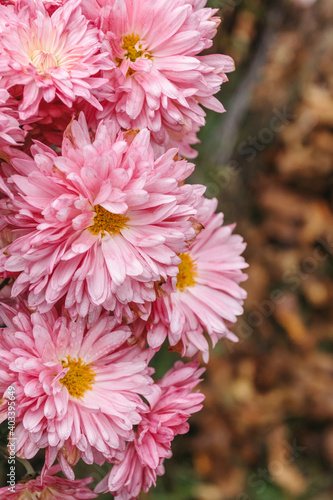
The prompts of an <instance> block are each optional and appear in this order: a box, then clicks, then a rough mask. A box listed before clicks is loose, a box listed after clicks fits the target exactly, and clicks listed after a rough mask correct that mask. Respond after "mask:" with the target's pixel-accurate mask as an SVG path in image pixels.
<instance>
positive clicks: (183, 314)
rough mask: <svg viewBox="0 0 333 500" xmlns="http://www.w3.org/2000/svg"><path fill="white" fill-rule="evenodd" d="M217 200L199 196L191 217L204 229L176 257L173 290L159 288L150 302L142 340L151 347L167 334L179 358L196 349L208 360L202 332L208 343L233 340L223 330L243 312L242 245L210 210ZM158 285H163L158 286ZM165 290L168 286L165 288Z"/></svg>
mask: <svg viewBox="0 0 333 500" xmlns="http://www.w3.org/2000/svg"><path fill="white" fill-rule="evenodd" d="M216 207H217V200H208V199H203V200H202V204H201V207H198V214H197V219H198V222H200V223H201V224H202V225H203V227H204V229H203V230H202V231H201V232H200V233H199V234H198V236H197V238H196V240H195V241H194V243H192V245H191V246H190V248H189V251H188V252H184V253H182V254H181V255H180V257H181V263H180V265H179V271H178V275H177V278H173V280H174V281H175V282H176V283H175V288H176V291H175V292H171V293H167V292H165V293H164V294H163V292H162V293H161V294H160V297H161V298H159V299H158V300H156V302H155V303H154V304H153V316H152V317H153V324H152V325H149V324H148V329H149V331H148V336H147V340H148V343H149V345H151V346H152V347H154V348H157V347H159V346H160V345H161V344H162V343H163V341H164V340H165V338H166V337H167V336H168V339H169V343H170V345H171V346H172V347H174V348H175V350H178V351H179V352H181V353H182V355H183V356H185V355H186V356H190V357H191V356H193V355H194V354H195V353H196V352H198V351H202V353H203V359H204V360H205V362H207V361H208V351H209V345H208V342H207V340H206V338H205V335H204V332H207V333H208V335H209V337H210V339H211V341H212V344H213V347H214V346H215V344H216V342H217V341H218V340H219V339H220V338H222V337H226V338H228V339H229V340H234V341H236V340H237V337H236V336H235V335H234V334H233V333H231V332H230V331H229V327H230V326H231V325H232V324H234V323H235V321H236V319H237V318H236V316H238V315H240V314H241V313H242V312H243V307H242V304H243V300H244V299H245V297H246V292H245V290H243V289H242V288H241V287H240V286H239V283H240V282H242V281H244V280H245V279H246V275H245V274H244V273H243V272H242V269H244V268H245V267H247V264H246V263H245V261H244V258H243V257H242V256H241V253H242V252H243V250H244V249H245V246H246V245H245V243H244V242H243V239H242V237H241V236H238V235H235V234H232V231H233V229H234V225H232V226H222V222H223V214H222V213H219V214H214V212H215V210H216ZM162 288H163V286H162ZM168 291H169V290H168Z"/></svg>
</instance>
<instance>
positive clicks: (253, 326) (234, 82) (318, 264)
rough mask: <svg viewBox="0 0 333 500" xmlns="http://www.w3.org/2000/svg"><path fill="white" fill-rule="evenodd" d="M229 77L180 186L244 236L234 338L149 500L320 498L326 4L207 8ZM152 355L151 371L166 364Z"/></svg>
mask: <svg viewBox="0 0 333 500" xmlns="http://www.w3.org/2000/svg"><path fill="white" fill-rule="evenodd" d="M210 5H211V6H214V7H218V8H219V9H220V15H221V16H222V18H223V21H222V25H221V26H220V28H219V32H218V35H217V37H216V43H215V47H214V49H213V52H216V51H217V52H220V53H225V54H229V55H231V56H232V57H233V58H234V60H235V63H236V71H235V72H234V73H233V74H231V75H230V82H229V83H226V84H224V85H223V88H222V92H221V100H222V102H223V104H224V106H225V108H226V109H227V113H224V114H223V115H222V116H221V115H217V114H215V113H212V114H209V115H208V118H207V126H206V127H205V128H204V129H203V130H202V133H201V135H200V138H201V141H202V142H201V145H200V147H198V151H199V156H198V158H197V160H196V164H197V169H196V172H195V175H193V176H192V182H201V183H204V184H206V185H207V186H208V189H207V195H208V196H209V197H213V196H215V197H217V198H218V199H219V201H220V205H219V208H220V210H222V211H223V212H224V213H225V219H226V222H227V223H231V222H234V221H236V222H237V229H236V231H237V232H239V233H240V234H242V236H243V237H244V239H245V240H246V241H247V250H246V259H247V262H248V263H249V265H250V266H249V270H248V274H249V279H248V281H247V282H246V284H245V287H246V289H247V291H248V299H247V301H246V305H245V314H244V316H243V317H242V318H241V319H240V320H239V322H238V324H237V325H236V327H235V329H234V331H235V333H236V334H237V335H238V337H239V338H240V341H239V343H238V344H231V343H229V342H228V343H227V342H223V343H220V344H219V345H218V346H217V349H215V351H214V353H212V355H211V358H210V362H209V364H208V367H207V372H206V377H205V381H204V383H203V384H202V390H203V391H204V393H205V394H206V401H205V403H204V408H203V410H202V411H201V412H200V413H198V414H197V415H195V416H194V417H192V419H191V432H190V434H189V435H187V436H179V437H178V438H176V440H175V442H174V448H173V449H174V457H173V459H171V460H169V461H167V462H166V463H165V465H166V475H165V476H164V477H162V478H159V483H158V485H157V488H156V489H155V490H152V491H151V493H150V494H149V495H147V496H143V497H142V498H145V499H149V500H167V499H168V500H169V499H172V500H296V499H297V500H332V499H333V307H332V304H333V192H332V186H333V1H332V0H321V1H320V0H319V1H317V2H311V1H309V0H308V1H306V0H303V1H301V0H299V1H296V0H294V1H292V0H272V1H268V0H267V1H266V0H212V1H211V2H210ZM169 356H170V354H167V355H165V358H163V355H161V359H160V361H159V365H160V366H162V365H163V363H167V362H170V359H169Z"/></svg>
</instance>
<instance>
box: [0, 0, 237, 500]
mask: <svg viewBox="0 0 333 500" xmlns="http://www.w3.org/2000/svg"><path fill="white" fill-rule="evenodd" d="M205 4H206V1H205V0H158V1H156V0H93V1H92V0H63V1H60V0H59V1H58V0H44V1H42V0H12V1H8V2H3V3H2V5H0V13H1V16H0V18H1V20H0V54H1V58H0V159H1V161H0V193H1V194H0V277H1V278H2V280H4V281H3V285H2V287H1V291H0V299H1V305H0V317H1V323H2V325H4V327H3V328H2V332H1V336H0V422H2V421H4V420H6V419H7V418H8V405H9V401H10V394H11V391H12V390H13V387H14V388H15V398H16V427H15V447H16V456H17V457H18V458H21V459H25V460H29V459H31V458H32V457H34V456H35V455H36V454H37V452H39V451H40V450H44V453H45V463H44V468H43V470H42V472H41V474H40V475H36V476H35V477H32V478H27V479H23V481H22V482H21V483H20V484H18V485H17V488H16V490H15V492H13V491H12V490H9V489H8V488H7V487H5V488H2V489H0V492H1V498H2V497H3V498H8V500H11V499H28V498H37V497H38V498H45V499H53V498H54V499H55V498H60V497H61V498H64V499H67V498H68V499H69V498H77V499H80V498H82V499H83V498H87V499H88V498H96V496H97V494H98V493H102V492H107V491H109V492H111V493H112V495H114V497H115V498H116V499H118V500H134V499H136V498H137V497H138V495H139V494H140V491H144V492H147V491H148V490H149V488H150V487H151V486H152V485H155V484H156V478H157V476H159V475H161V474H163V471H164V468H163V467H164V465H163V464H164V460H165V459H167V458H169V457H170V456H171V443H172V441H173V439H174V438H175V436H176V435H178V434H184V433H186V432H187V431H188V423H187V421H188V419H189V417H190V416H191V415H192V414H193V413H195V412H197V411H198V410H200V408H201V406H202V404H201V403H202V401H203V399H204V396H203V395H202V394H201V393H200V392H199V391H198V390H195V388H196V386H197V385H198V383H199V382H200V377H201V375H202V373H203V371H204V369H203V368H201V367H200V363H201V362H207V361H208V357H209V344H210V343H211V344H212V346H213V347H214V345H215V344H216V342H217V341H218V340H219V339H221V338H223V337H224V338H227V339H229V340H237V339H236V337H235V335H234V334H233V333H231V332H230V327H231V326H232V325H233V324H234V323H235V321H236V317H237V316H238V315H239V314H241V313H242V305H243V301H244V298H245V292H244V290H243V289H242V288H241V287H240V283H241V282H242V281H243V280H244V279H245V277H246V276H245V274H244V273H243V269H244V268H245V267H246V263H245V261H244V259H243V257H242V256H241V254H242V252H243V250H244V247H245V244H244V242H243V240H242V238H241V237H240V236H238V235H235V234H232V233H233V229H234V226H230V225H229V226H228V225H223V215H222V214H221V213H220V214H215V211H216V208H217V200H209V199H206V198H204V192H205V187H204V186H202V185H196V184H190V183H187V182H186V181H187V179H188V177H189V176H190V174H191V173H192V172H193V170H194V165H193V163H190V162H189V161H187V160H186V159H185V157H187V158H192V157H194V156H195V151H194V150H193V149H192V148H191V146H192V145H193V144H195V143H196V142H198V139H197V132H198V131H199V129H200V127H201V126H202V125H204V123H205V111H204V109H203V108H204V107H205V108H210V109H213V110H215V111H218V112H222V111H224V108H223V106H222V104H221V103H220V102H219V101H218V100H217V99H216V98H215V97H214V94H216V93H217V92H218V91H219V89H220V87H221V84H222V83H223V82H225V81H226V80H227V77H226V73H228V72H230V71H232V69H233V61H232V60H231V58H229V57H228V56H224V55H219V54H216V55H212V54H210V55H202V54H201V53H202V51H203V50H204V49H207V48H209V47H211V45H212V39H213V37H214V35H215V33H216V29H217V26H218V24H219V22H220V20H219V18H218V17H216V10H214V9H210V8H207V7H205ZM184 156H185V157H184ZM165 344H166V345H169V350H171V351H175V352H177V353H179V354H178V355H179V357H184V358H192V359H191V360H188V361H187V362H185V363H184V362H183V361H177V362H176V363H175V365H174V366H173V367H172V368H170V370H169V371H168V372H167V373H166V374H165V375H164V376H163V377H162V378H161V379H160V380H156V379H155V378H154V369H153V368H152V367H151V366H150V363H151V360H152V358H153V357H154V355H155V353H156V352H157V351H158V350H159V349H161V347H162V346H163V345H165ZM80 459H81V460H83V461H84V462H85V463H87V464H93V463H96V464H98V465H103V464H105V463H106V464H110V465H109V469H108V470H109V473H108V474H107V475H106V476H105V477H104V479H103V480H102V481H101V482H100V483H99V484H98V485H97V486H96V487H95V493H93V492H92V490H91V489H90V488H89V487H88V484H90V483H91V481H92V478H87V479H85V480H77V479H75V465H76V463H77V462H78V461H79V460H80ZM54 464H56V465H54ZM60 470H61V471H62V472H63V474H64V475H65V476H66V479H64V478H61V477H59V476H57V475H56V474H57V473H58V472H59V471H60Z"/></svg>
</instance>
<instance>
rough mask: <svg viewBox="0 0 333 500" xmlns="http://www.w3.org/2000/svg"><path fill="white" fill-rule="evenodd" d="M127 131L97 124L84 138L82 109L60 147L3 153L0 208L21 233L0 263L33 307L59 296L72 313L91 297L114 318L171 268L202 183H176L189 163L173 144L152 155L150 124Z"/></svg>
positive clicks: (188, 234)
mask: <svg viewBox="0 0 333 500" xmlns="http://www.w3.org/2000/svg"><path fill="white" fill-rule="evenodd" d="M135 134H136V133H135V132H134V133H133V134H131V133H126V134H122V133H121V132H119V128H118V126H116V125H115V124H113V123H107V124H103V123H100V125H99V127H98V129H97V131H96V134H95V137H94V140H93V141H91V138H90V135H89V131H88V128H87V125H86V122H85V119H84V116H83V115H81V117H80V119H79V122H76V121H74V122H73V123H72V124H71V127H70V128H69V130H68V132H67V137H66V138H65V140H64V143H63V148H62V156H60V157H58V156H57V155H56V154H55V153H54V151H52V150H51V149H49V148H46V147H45V146H43V145H41V144H38V145H36V146H34V147H33V148H32V152H33V154H34V160H33V159H31V158H30V157H28V156H27V155H24V154H23V153H20V154H19V152H16V151H12V152H11V154H12V158H11V163H12V166H13V167H14V169H15V170H14V169H13V168H12V167H10V166H9V165H8V164H3V176H4V178H3V181H2V183H1V184H0V189H1V190H2V191H3V192H4V193H5V194H6V195H7V196H8V198H4V199H2V200H0V208H2V209H3V212H2V213H3V218H4V220H5V221H6V222H7V224H8V227H9V228H10V229H12V230H13V231H16V235H17V236H20V237H18V238H17V239H16V240H15V241H14V242H13V243H11V244H10V245H8V246H7V247H5V248H4V249H3V250H2V256H1V259H0V266H1V268H2V271H3V272H4V273H5V274H7V275H17V274H16V273H20V274H19V277H18V278H17V279H16V281H15V283H14V286H13V295H18V294H19V293H21V292H22V291H24V290H26V289H29V290H30V294H29V305H30V306H31V307H38V308H39V310H40V311H41V312H43V311H46V310H48V309H49V308H50V307H51V306H52V305H53V304H55V303H56V302H57V301H58V300H60V299H61V298H62V297H65V306H66V308H71V310H72V309H73V311H72V312H73V314H77V313H79V314H80V315H81V316H85V315H86V314H87V312H88V310H89V308H90V305H91V304H92V305H93V306H103V307H104V308H106V309H108V310H112V311H115V314H116V315H117V318H119V319H120V320H121V317H122V314H123V312H124V307H125V306H127V304H129V303H134V304H135V305H136V307H140V306H142V307H143V306H144V304H145V302H146V301H148V303H149V302H152V301H154V300H155V298H156V291H155V282H160V281H161V280H166V279H167V277H168V276H176V275H177V272H178V267H177V266H178V264H179V263H180V258H179V257H178V254H179V253H182V252H186V251H187V249H188V243H187V241H189V240H191V239H192V238H193V237H194V236H195V231H194V229H193V228H192V224H193V220H192V216H193V215H194V214H195V213H196V210H195V208H194V206H195V205H196V204H197V202H198V200H199V199H200V197H201V195H202V192H203V191H204V188H203V187H202V186H194V185H186V184H185V185H184V182H183V181H184V180H185V179H186V177H188V175H189V174H190V173H191V172H192V170H193V165H192V164H189V163H187V162H186V161H185V160H180V161H178V160H177V159H174V157H175V155H176V153H177V150H169V151H168V152H167V153H165V154H164V155H162V156H161V157H160V158H158V159H157V160H154V154H153V150H152V148H151V146H150V143H149V138H150V137H149V132H148V131H147V130H142V131H140V132H139V133H137V134H136V135H135ZM0 180H1V179H0ZM125 312H126V314H127V315H129V316H130V315H131V309H130V308H129V307H126V311H125Z"/></svg>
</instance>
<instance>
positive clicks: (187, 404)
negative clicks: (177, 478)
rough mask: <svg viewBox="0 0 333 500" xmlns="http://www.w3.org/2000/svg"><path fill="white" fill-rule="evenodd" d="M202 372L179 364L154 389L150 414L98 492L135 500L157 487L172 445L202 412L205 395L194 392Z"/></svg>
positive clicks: (192, 366)
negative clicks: (200, 411)
mask: <svg viewBox="0 0 333 500" xmlns="http://www.w3.org/2000/svg"><path fill="white" fill-rule="evenodd" d="M203 371H204V369H202V368H200V369H198V365H197V363H188V364H186V365H184V364H183V363H181V362H177V363H176V364H175V366H174V367H173V368H172V369H171V370H169V372H167V373H166V375H165V376H164V377H163V378H162V380H160V381H159V382H158V383H157V384H156V385H155V387H154V389H155V391H154V393H153V396H151V397H150V398H148V399H149V402H150V410H149V411H148V412H147V413H146V414H145V415H144V416H143V419H142V422H141V423H140V424H139V426H138V429H137V432H136V437H135V439H134V441H133V442H132V443H129V444H128V445H127V447H126V452H125V456H124V458H123V460H121V462H120V463H119V464H116V465H114V466H113V468H112V470H111V473H110V474H109V476H107V477H105V478H104V479H103V480H102V481H101V482H100V483H99V484H98V486H97V487H96V489H95V491H96V492H98V493H101V492H103V491H107V490H109V491H111V493H112V494H113V495H114V497H115V499H116V500H132V499H136V498H137V497H138V495H139V493H140V491H144V492H145V493H146V492H147V491H148V490H149V488H150V487H151V486H152V484H154V485H156V477H157V476H161V475H163V474H164V467H163V461H164V459H165V458H170V457H171V456H172V453H171V442H172V441H173V439H174V437H175V436H176V435H178V434H185V433H186V432H188V430H189V425H188V423H187V420H188V419H189V417H190V416H191V415H192V413H195V412H197V411H199V410H200V409H201V408H202V405H201V402H202V401H203V399H204V396H203V394H201V393H200V392H191V391H192V389H193V388H194V387H195V386H196V385H197V384H198V383H199V382H200V376H201V375H202V373H203Z"/></svg>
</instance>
